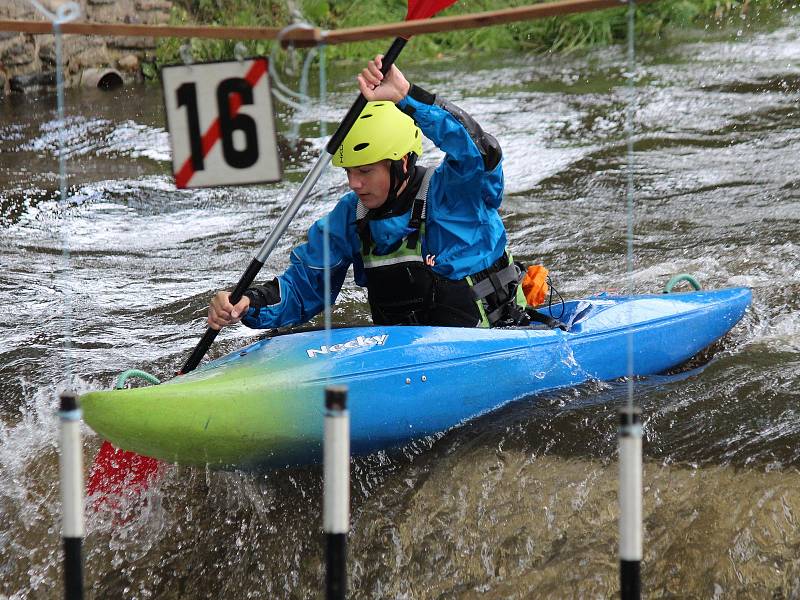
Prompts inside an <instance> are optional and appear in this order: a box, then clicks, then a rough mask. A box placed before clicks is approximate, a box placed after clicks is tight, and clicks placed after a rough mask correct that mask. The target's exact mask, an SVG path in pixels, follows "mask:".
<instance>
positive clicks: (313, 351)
mask: <svg viewBox="0 0 800 600" xmlns="http://www.w3.org/2000/svg"><path fill="white" fill-rule="evenodd" d="M388 337H389V336H388V335H371V336H369V337H364V336H363V335H360V336H358V337H357V338H356V339H354V340H350V341H349V342H345V343H344V344H334V345H333V346H320V347H319V348H309V349H307V350H306V354H308V358H314V357H315V356H316V355H317V354H328V353H330V352H341V351H342V350H348V349H352V348H364V347H367V346H383V345H384V344H385V343H386V339H387V338H388Z"/></svg>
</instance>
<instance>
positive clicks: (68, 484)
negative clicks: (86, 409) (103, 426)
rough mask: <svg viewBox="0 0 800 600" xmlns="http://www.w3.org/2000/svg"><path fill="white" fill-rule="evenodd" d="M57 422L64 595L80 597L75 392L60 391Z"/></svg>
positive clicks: (80, 478)
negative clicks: (59, 423)
mask: <svg viewBox="0 0 800 600" xmlns="http://www.w3.org/2000/svg"><path fill="white" fill-rule="evenodd" d="M58 416H59V419H60V421H61V427H60V429H61V435H60V448H61V453H60V455H59V471H60V475H61V503H62V511H63V517H62V518H63V520H62V526H61V529H62V533H61V535H62V538H63V540H64V598H66V600H81V599H82V598H83V552H82V549H81V546H82V544H83V537H84V535H85V530H84V523H83V446H82V444H81V429H80V427H81V411H80V408H78V396H77V394H75V392H71V391H66V392H63V393H62V394H61V405H60V408H59V411H58Z"/></svg>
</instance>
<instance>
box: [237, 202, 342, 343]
mask: <svg viewBox="0 0 800 600" xmlns="http://www.w3.org/2000/svg"><path fill="white" fill-rule="evenodd" d="M350 213H354V211H353V210H352V207H351V206H350V203H348V202H346V201H345V200H344V199H342V200H340V201H339V203H338V204H337V205H336V207H335V208H334V209H333V210H332V211H331V212H330V213H329V214H328V215H326V216H325V217H323V218H322V219H320V220H318V221H317V222H316V223H314V224H313V225H312V226H311V228H310V229H309V230H308V241H307V242H306V243H304V244H301V245H300V246H298V247H297V248H295V249H294V250H292V254H291V256H290V257H289V260H290V263H291V264H290V265H289V268H288V269H286V271H285V272H284V273H283V275H280V276H279V277H278V278H277V280H278V288H279V290H280V299H279V300H278V302H277V303H274V304H269V305H263V306H253V307H251V308H250V309H248V311H247V314H246V315H245V316H244V317H243V318H242V323H244V324H245V325H247V326H248V327H253V328H257V329H266V328H272V327H285V326H288V325H298V324H300V323H305V322H307V321H310V320H311V319H312V318H314V317H315V316H316V315H318V314H319V313H321V312H322V311H323V310H324V308H325V296H324V294H325V254H324V252H325V250H324V244H325V238H324V235H325V223H326V221H327V223H329V227H330V246H329V250H330V265H331V290H330V292H331V297H330V303H331V304H333V303H334V302H335V301H336V297H337V296H338V295H339V291H340V290H341V289H342V284H343V283H344V278H345V275H347V270H348V268H349V267H350V264H351V263H352V261H353V258H352V257H353V250H354V247H355V248H357V246H354V241H353V239H352V238H353V235H354V233H353V232H351V231H350V230H351V228H353V227H354V226H352V225H351V223H353V222H355V217H354V214H353V215H351V214H350Z"/></svg>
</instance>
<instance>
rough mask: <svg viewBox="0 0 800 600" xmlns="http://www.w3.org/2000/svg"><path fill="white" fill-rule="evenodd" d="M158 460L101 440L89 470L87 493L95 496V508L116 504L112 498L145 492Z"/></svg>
mask: <svg viewBox="0 0 800 600" xmlns="http://www.w3.org/2000/svg"><path fill="white" fill-rule="evenodd" d="M160 468H161V463H160V462H159V461H158V460H156V459H155V458H150V457H148V456H140V455H139V454H136V453H134V452H128V451H126V450H120V449H119V448H115V447H114V446H112V445H111V442H103V445H102V446H101V447H100V451H99V452H98V453H97V456H96V457H95V459H94V463H93V464H92V469H91V471H90V472H89V483H88V486H87V493H88V494H89V496H94V497H95V502H94V507H95V510H97V509H99V508H100V507H102V506H104V505H108V506H113V505H115V504H117V503H116V502H115V500H114V499H113V498H115V497H119V496H122V495H123V494H128V495H131V496H133V495H138V494H140V493H142V492H144V491H145V490H146V489H147V487H148V486H149V485H150V482H151V481H152V480H153V478H154V477H155V476H156V475H157V474H158V471H159V470H160Z"/></svg>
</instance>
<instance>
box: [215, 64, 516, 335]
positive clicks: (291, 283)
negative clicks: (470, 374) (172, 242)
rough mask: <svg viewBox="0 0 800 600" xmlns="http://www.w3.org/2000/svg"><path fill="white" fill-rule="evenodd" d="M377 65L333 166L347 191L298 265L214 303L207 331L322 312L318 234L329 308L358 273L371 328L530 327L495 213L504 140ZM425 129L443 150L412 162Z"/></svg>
mask: <svg viewBox="0 0 800 600" xmlns="http://www.w3.org/2000/svg"><path fill="white" fill-rule="evenodd" d="M381 59H382V57H381V56H380V55H379V56H376V57H375V59H374V60H371V61H369V63H368V65H367V67H366V68H365V69H364V70H363V71H362V72H361V74H360V75H359V76H358V87H359V89H360V90H361V93H362V94H364V97H365V98H366V99H367V100H368V101H369V102H368V104H367V106H366V108H365V109H364V110H363V111H362V113H361V116H360V117H359V119H358V120H357V121H356V123H355V125H354V126H353V128H352V129H351V131H350V132H349V133H348V135H347V136H346V137H345V139H344V141H343V143H342V145H341V146H340V148H339V150H338V151H337V152H336V154H335V155H334V157H333V159H332V162H333V164H334V165H336V166H338V167H342V168H344V170H345V172H346V173H347V182H348V185H349V187H350V189H351V191H350V192H349V193H347V194H345V195H344V196H342V197H341V198H340V199H339V201H338V203H337V204H336V206H335V207H334V208H333V210H332V211H331V212H330V213H329V214H328V215H327V216H326V217H324V218H323V219H320V220H318V221H317V222H316V223H314V225H312V226H311V228H310V229H309V231H308V241H307V242H306V243H304V244H302V245H300V246H298V247H297V248H295V249H294V250H293V251H292V254H291V259H290V260H291V265H290V266H289V268H288V269H287V270H286V272H284V273H283V274H282V275H280V276H279V277H277V278H275V279H273V280H272V281H269V282H266V283H264V284H260V285H254V286H252V287H251V288H249V289H248V290H247V291H246V292H245V294H244V296H243V297H242V299H241V301H240V302H238V303H237V304H236V306H233V305H231V303H230V302H229V296H230V293H229V292H226V291H220V292H218V293H217V294H216V295H215V296H214V298H213V299H212V300H211V304H210V306H209V310H208V324H209V325H210V326H211V327H212V328H214V329H219V328H221V327H223V326H225V325H230V324H232V323H236V322H238V321H239V320H241V321H242V322H243V323H244V324H245V325H247V326H249V327H254V328H274V327H282V326H288V325H296V324H300V323H304V322H307V321H309V320H310V319H312V318H313V317H314V316H315V315H317V314H319V313H320V312H322V311H323V309H324V305H325V300H324V291H323V290H324V260H323V239H324V238H323V236H324V233H323V231H324V230H323V227H324V223H325V220H327V223H328V226H329V229H330V231H329V235H330V259H329V260H330V265H331V266H330V273H331V275H330V277H331V298H330V300H331V303H333V302H334V301H335V299H336V297H337V295H338V294H339V291H340V290H341V287H342V284H343V282H344V279H345V275H346V274H347V271H348V269H349V267H350V265H352V266H353V272H354V278H355V282H356V283H357V284H358V285H360V286H366V288H367V291H368V299H369V304H370V309H371V311H372V319H373V321H374V323H375V324H376V325H391V324H421V325H446V326H463V327H474V326H482V327H490V326H491V327H494V326H502V325H519V324H527V322H528V316H527V314H526V312H525V310H524V307H525V306H526V302H525V296H524V294H523V292H522V289H521V287H520V286H519V282H520V280H521V278H522V277H521V272H520V269H519V267H518V266H517V265H515V264H514V262H513V259H512V257H511V255H510V253H509V252H508V251H507V249H506V231H505V227H504V226H503V222H502V220H501V218H500V215H499V214H498V212H497V209H498V207H499V206H500V202H501V201H502V198H503V168H502V153H501V150H500V146H499V144H498V143H497V140H496V139H495V138H494V137H492V136H491V135H489V134H488V133H486V132H484V131H483V130H482V129H481V127H480V125H478V124H477V123H476V122H475V121H474V120H473V119H472V117H470V116H469V115H468V114H467V113H465V112H464V111H463V110H462V109H460V108H458V107H457V106H455V105H453V104H452V103H450V102H448V101H447V100H444V99H442V98H440V97H437V96H435V95H434V94H431V93H430V92H427V91H425V90H424V89H422V88H420V87H419V86H417V85H412V84H410V83H409V82H408V80H407V79H406V78H405V76H404V75H403V73H402V72H401V71H400V70H399V69H398V68H397V67H396V66H392V68H391V70H390V71H389V73H388V74H387V75H386V76H385V77H384V76H383V75H382V74H381V72H380V68H381ZM420 129H421V132H422V133H423V134H424V135H425V136H426V137H427V138H428V139H430V140H431V141H432V142H433V143H434V144H436V146H437V147H438V148H439V149H441V150H442V151H443V152H444V153H445V157H444V159H443V160H442V162H441V163H440V164H439V165H438V166H437V167H435V168H432V167H428V168H425V167H421V166H419V165H417V164H416V161H417V158H418V157H419V156H420V155H421V154H422V136H421V133H420Z"/></svg>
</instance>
